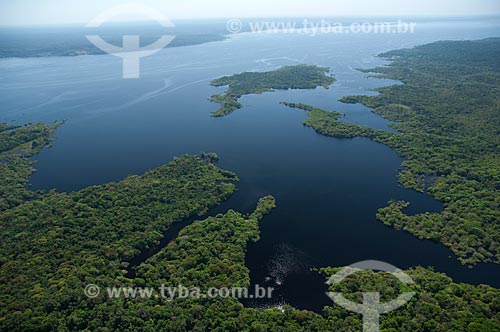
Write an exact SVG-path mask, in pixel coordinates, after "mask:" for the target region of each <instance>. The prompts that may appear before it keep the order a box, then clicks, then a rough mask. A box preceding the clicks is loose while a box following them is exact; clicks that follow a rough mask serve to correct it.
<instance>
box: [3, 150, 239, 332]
mask: <svg viewBox="0 0 500 332" xmlns="http://www.w3.org/2000/svg"><path fill="white" fill-rule="evenodd" d="M210 157H211V155H205V156H204V158H197V157H190V156H182V157H180V158H176V159H175V160H174V161H172V162H171V163H170V164H168V165H165V166H162V167H159V168H157V169H154V170H152V171H150V172H147V173H146V174H145V175H143V176H130V177H128V178H126V179H125V180H123V181H121V182H118V183H109V184H106V185H101V186H93V187H89V188H86V189H83V190H81V191H79V192H75V193H71V194H63V193H56V192H50V193H47V194H46V195H44V196H42V197H40V198H39V199H36V200H31V201H29V202H26V203H24V204H22V205H20V206H17V207H14V208H11V209H9V210H7V211H4V212H3V213H2V214H0V243H1V246H0V265H1V269H0V294H1V299H0V317H1V318H0V326H1V327H2V330H11V331H13V330H15V329H16V328H18V329H23V330H51V329H52V328H53V327H54V326H56V325H59V324H60V323H59V322H58V319H60V318H61V317H66V315H68V317H69V318H68V317H67V318H68V319H69V320H71V319H76V317H71V315H70V313H71V312H74V310H77V309H81V310H90V309H89V308H88V305H89V303H87V301H86V300H84V299H83V298H82V295H83V294H82V287H83V285H84V284H87V283H91V282H94V283H96V284H99V283H105V284H109V285H113V284H115V283H116V280H120V278H123V276H124V273H125V272H126V271H124V270H123V267H125V266H126V265H127V262H128V261H130V260H131V259H132V258H133V257H135V256H136V255H138V254H139V253H140V252H141V251H143V250H146V249H148V248H151V247H153V246H155V245H156V244H157V243H158V242H159V240H160V238H161V237H162V232H164V231H165V230H166V229H167V228H168V227H169V225H171V224H172V223H173V222H176V221H179V220H181V219H184V218H188V217H191V216H196V215H202V214H204V213H206V212H207V210H208V208H210V207H212V206H215V205H216V204H218V203H220V202H221V201H223V200H225V199H227V198H228V197H229V196H230V195H231V194H232V193H233V191H234V190H235V185H234V183H233V182H234V181H236V180H237V178H236V176H235V175H234V174H233V173H231V172H228V171H224V170H221V169H219V168H217V167H216V166H214V165H213V164H212V163H211V159H210ZM117 278H118V279H117ZM89 313H90V311H89Z"/></svg>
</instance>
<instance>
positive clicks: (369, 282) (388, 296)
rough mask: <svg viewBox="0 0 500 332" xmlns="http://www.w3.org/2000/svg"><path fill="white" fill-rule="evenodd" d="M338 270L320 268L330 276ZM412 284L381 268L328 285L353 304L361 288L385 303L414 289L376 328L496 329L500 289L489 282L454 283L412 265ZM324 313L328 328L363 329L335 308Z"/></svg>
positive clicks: (499, 326) (360, 297)
mask: <svg viewBox="0 0 500 332" xmlns="http://www.w3.org/2000/svg"><path fill="white" fill-rule="evenodd" d="M338 270H339V269H338V268H327V269H322V270H321V272H322V273H323V274H324V275H325V276H327V277H330V276H332V275H334V274H335V273H336V272H338ZM405 272H406V273H407V274H408V275H409V276H410V277H412V279H413V281H414V282H415V284H413V285H405V284H402V283H400V282H399V281H398V280H397V279H396V278H395V277H394V276H392V275H390V274H388V273H384V272H373V271H361V272H358V273H356V274H354V275H352V276H350V277H348V278H346V279H345V280H344V281H343V282H341V283H339V284H336V285H332V286H330V288H329V290H330V291H334V292H340V293H342V294H344V296H345V297H346V298H347V299H349V300H351V301H354V302H357V303H362V302H363V295H362V292H378V293H380V301H381V302H388V301H390V300H393V299H395V298H397V297H398V295H399V294H401V293H403V292H415V293H416V294H415V296H414V297H413V298H412V299H411V301H410V302H408V303H407V304H406V305H405V306H403V307H402V308H400V309H397V310H395V311H392V312H389V313H386V314H384V315H382V316H381V319H380V330H381V331H385V332H396V331H398V332H404V331H442V332H448V331H468V332H479V331H481V332H493V331H498V330H499V329H500V290H498V289H496V288H492V287H489V286H485V285H481V286H471V285H467V284H457V283H454V282H452V280H451V279H450V278H448V277H447V276H445V275H444V274H440V273H436V272H434V271H432V270H430V269H424V268H422V267H417V268H415V269H410V270H407V271H405ZM324 315H325V316H326V318H327V320H328V321H329V323H330V324H331V325H330V328H331V329H330V330H331V331H340V332H344V331H345V332H347V331H362V317H361V316H359V315H356V314H353V313H350V312H349V311H347V310H345V309H343V308H342V307H340V306H334V307H327V308H325V310H324Z"/></svg>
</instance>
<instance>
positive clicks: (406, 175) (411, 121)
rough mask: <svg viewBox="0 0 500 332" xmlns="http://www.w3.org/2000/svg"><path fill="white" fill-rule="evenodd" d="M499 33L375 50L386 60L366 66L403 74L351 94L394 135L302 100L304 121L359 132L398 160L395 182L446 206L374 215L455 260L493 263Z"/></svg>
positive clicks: (499, 205) (496, 254)
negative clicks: (366, 92)
mask: <svg viewBox="0 0 500 332" xmlns="http://www.w3.org/2000/svg"><path fill="white" fill-rule="evenodd" d="M498 54H500V39H498V38H491V39H485V40H479V41H460V42H459V41H453V42H452V41H445V42H436V43H433V44H429V45H424V46H419V47H416V48H413V49H405V50H399V51H392V52H388V53H385V54H382V55H381V56H382V57H384V58H387V59H391V60H392V62H391V63H390V64H389V65H388V66H387V67H380V68H376V69H371V70H367V72H374V73H378V74H379V75H380V76H381V77H385V78H390V79H396V80H400V81H402V82H403V83H404V84H403V85H394V86H389V87H384V88H380V89H377V91H378V92H380V94H379V95H377V96H372V97H369V96H351V97H345V98H343V99H342V101H344V102H346V103H358V102H359V103H363V104H364V105H366V106H368V107H371V108H372V110H373V112H375V113H377V114H379V115H381V116H383V117H384V118H386V119H389V120H392V121H397V122H398V124H396V125H392V126H393V127H394V128H395V129H397V130H398V131H399V134H392V133H387V132H383V131H380V130H372V129H370V128H365V127H362V126H359V125H355V124H347V123H343V122H340V121H338V119H339V118H340V116H341V115H340V114H339V113H337V112H330V111H325V110H320V109H317V108H314V107H312V106H308V105H301V104H290V103H286V105H288V106H291V107H295V108H301V109H305V110H307V111H308V119H307V120H306V121H305V125H307V126H310V127H313V128H314V129H315V130H316V131H317V132H319V133H321V134H324V135H328V136H333V137H342V138H349V137H355V136H361V137H368V138H371V139H374V140H376V141H378V142H382V143H384V144H387V145H389V146H390V147H391V148H393V149H394V150H396V151H397V152H398V153H399V154H400V155H402V156H404V157H405V158H406V160H405V161H404V162H403V170H402V171H401V172H400V174H399V180H400V182H401V183H402V184H403V185H405V186H407V187H409V188H413V189H415V190H418V191H426V192H428V193H430V194H431V195H432V196H434V197H435V198H436V199H438V200H440V201H442V202H443V203H444V204H445V209H444V211H443V212H442V213H424V214H418V215H415V216H408V215H406V214H405V213H404V211H403V209H404V207H406V206H408V203H406V202H390V204H389V206H388V207H387V208H384V209H382V210H380V211H379V213H378V218H379V219H380V220H381V221H383V222H384V223H385V224H387V225H391V226H393V227H396V228H398V229H404V230H406V231H409V232H411V233H413V234H415V235H416V236H418V237H420V238H423V239H432V240H436V241H441V242H442V243H443V244H445V245H446V246H448V247H450V248H451V249H452V250H453V252H454V253H455V254H456V255H457V256H458V258H459V259H460V261H461V262H462V263H464V264H475V263H478V262H495V263H500V244H499V240H500V191H499V190H500V60H499V57H498Z"/></svg>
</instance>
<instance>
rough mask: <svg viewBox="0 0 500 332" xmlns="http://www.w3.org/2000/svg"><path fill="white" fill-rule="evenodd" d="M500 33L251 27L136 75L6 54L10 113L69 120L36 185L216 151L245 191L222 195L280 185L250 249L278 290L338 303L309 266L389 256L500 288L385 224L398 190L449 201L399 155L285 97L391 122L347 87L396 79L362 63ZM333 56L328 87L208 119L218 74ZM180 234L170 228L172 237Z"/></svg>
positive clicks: (133, 170)
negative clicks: (339, 132)
mask: <svg viewBox="0 0 500 332" xmlns="http://www.w3.org/2000/svg"><path fill="white" fill-rule="evenodd" d="M492 36H500V23H499V22H498V21H495V20H485V21H480V22H478V21H467V22H453V23H450V22H442V23H440V22H435V23H421V24H419V25H417V29H416V33H414V34H401V35H399V34H325V35H318V36H316V37H311V36H307V35H300V34H240V35H234V36H232V37H231V38H230V39H229V40H227V41H224V42H215V43H209V44H204V45H197V46H190V47H181V48H169V49H166V50H164V51H162V52H160V53H158V54H156V55H154V56H151V57H148V58H144V59H143V60H142V76H141V79H139V80H122V79H121V60H120V59H119V58H115V57H112V56H82V57H52V58H35V59H4V60H0V100H1V107H0V121H13V122H17V123H25V122H35V121H54V120H66V123H65V124H64V125H63V126H62V127H61V128H60V129H58V131H57V140H56V141H54V143H53V147H52V148H50V149H47V150H44V151H43V152H42V153H40V155H39V156H37V159H38V163H37V164H36V168H37V170H38V171H37V172H36V173H35V174H34V175H33V176H32V178H31V184H32V186H33V188H36V189H50V188H56V189H57V190H59V191H74V190H78V189H80V188H83V187H85V186H88V185H92V184H100V183H105V182H109V181H116V180H120V179H122V178H123V177H125V176H127V175H128V174H141V173H143V172H144V171H146V170H148V169H151V168H154V167H157V166H159V165H162V164H165V163H167V162H168V161H170V160H171V159H172V158H173V157H174V156H176V155H179V154H183V153H189V154H196V153H199V152H200V151H213V152H216V153H217V154H218V155H219V156H220V158H221V161H220V163H219V165H220V166H221V167H223V168H227V169H229V170H232V171H234V172H236V173H237V174H238V176H239V177H240V179H241V181H240V182H239V185H238V187H239V191H238V192H237V193H236V194H235V195H234V196H233V197H232V198H231V199H230V201H229V202H227V203H225V206H228V207H231V208H233V209H236V210H240V211H242V212H248V211H251V210H252V209H253V208H254V207H255V204H256V202H257V200H258V198H259V197H261V196H264V195H268V194H272V195H274V196H275V197H276V199H277V204H278V207H277V209H276V210H274V211H273V212H272V213H271V214H270V215H269V216H267V217H266V218H265V219H264V220H263V221H262V223H261V240H260V241H259V242H257V243H255V244H251V245H250V246H249V247H248V252H247V266H248V267H249V268H250V270H251V279H252V283H254V284H260V285H266V286H272V287H276V296H275V298H274V299H273V300H271V301H270V300H266V301H262V302H258V303H247V304H249V305H254V306H270V305H279V304H283V303H288V304H291V305H293V306H295V307H297V308H301V309H311V310H320V309H321V307H322V306H323V305H327V304H331V302H330V301H329V299H328V298H327V297H326V295H324V292H325V286H324V280H323V279H322V278H321V277H320V276H319V275H318V274H317V273H315V272H312V271H311V270H310V269H311V268H314V267H323V266H344V265H349V264H351V263H355V262H358V261H361V260H367V259H378V260H382V261H386V262H388V263H391V264H393V265H396V266H398V267H400V268H408V267H412V266H417V265H422V266H433V267H434V268H435V270H436V271H439V272H444V273H447V274H448V275H449V276H451V277H453V278H454V279H455V280H456V281H460V282H469V283H473V284H478V283H486V284H490V285H494V286H496V287H500V266H494V265H491V264H480V265H478V266H476V267H475V268H473V269H470V268H468V267H464V266H462V265H461V264H460V263H459V262H458V260H457V259H456V258H455V257H453V255H452V253H451V251H450V250H448V249H447V248H445V247H444V246H442V245H440V244H438V243H433V242H430V241H420V240H418V239H417V238H415V237H413V236H412V235H410V234H408V233H405V232H401V231H396V230H394V229H392V228H389V227H386V226H384V225H383V224H382V223H380V222H378V221H377V220H376V219H375V213H376V211H377V209H378V208H380V207H383V206H385V204H386V203H387V202H388V201H389V200H391V199H403V200H407V201H409V202H411V207H410V208H409V209H408V211H407V212H408V213H419V212H425V211H431V212H432V211H439V210H440V209H441V208H442V206H441V204H440V203H439V202H437V201H435V200H434V199H432V198H431V197H430V196H427V195H425V194H419V193H416V192H413V191H411V190H407V189H404V188H402V187H400V186H399V185H398V183H397V171H398V168H399V167H400V164H401V162H402V159H401V158H400V157H399V156H398V155H397V154H396V153H395V152H394V151H392V150H391V149H390V148H388V147H386V146H384V145H382V144H378V143H374V142H372V141H370V140H367V139H361V138H356V139H334V138H328V137H323V136H320V135H318V134H316V133H315V132H314V131H313V130H311V129H309V128H305V127H303V126H302V122H303V120H304V119H305V113H304V112H303V111H300V110H293V109H288V108H286V107H284V106H281V105H279V102H280V101H291V102H303V103H308V104H312V105H315V106H319V107H323V108H327V109H332V110H337V111H340V112H342V113H345V114H346V117H345V120H346V121H351V122H355V123H359V124H363V125H366V126H370V127H373V128H378V129H388V127H387V124H388V122H387V121H385V120H383V119H381V118H380V117H378V116H376V115H374V114H372V113H370V111H369V110H368V109H367V108H365V107H363V106H360V105H345V104H342V103H339V102H338V99H339V98H341V97H343V96H346V95H353V94H373V92H372V91H370V90H371V89H373V88H375V87H379V86H384V85H389V84H396V83H397V82H393V81H387V80H380V79H374V78H368V77H367V75H366V74H363V73H361V72H358V71H356V70H355V68H372V67H374V66H377V65H382V64H384V62H383V61H382V60H380V59H378V58H375V57H374V56H375V55H377V54H378V53H380V52H384V51H388V50H392V49H398V48H402V47H411V46H414V45H418V44H425V43H428V42H432V41H436V40H443V39H480V38H485V37H492ZM300 63H307V64H317V65H321V66H327V67H330V68H331V69H332V72H333V73H334V74H335V75H336V78H337V82H336V83H335V84H333V85H332V86H331V87H330V89H328V90H326V89H323V88H318V89H316V90H301V91H280V92H275V93H267V94H264V95H259V96H247V97H244V98H242V103H243V104H244V105H245V107H244V108H243V109H241V110H238V111H236V112H235V113H233V114H231V115H230V116H228V117H225V118H222V119H220V118H218V119H215V118H211V117H210V116H209V114H210V112H211V111H213V110H214V109H215V108H216V107H217V105H215V104H212V103H210V102H209V101H208V98H209V97H210V96H211V95H212V94H214V93H216V92H218V91H221V89H220V88H214V87H211V86H210V85H209V81H210V80H211V79H213V78H215V77H219V76H221V75H230V74H233V73H236V72H242V71H251V70H255V71H265V70H266V71H267V70H273V69H276V68H279V67H280V66H283V65H293V64H300ZM169 236H172V235H169Z"/></svg>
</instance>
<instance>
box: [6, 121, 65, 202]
mask: <svg viewBox="0 0 500 332" xmlns="http://www.w3.org/2000/svg"><path fill="white" fill-rule="evenodd" d="M60 124H61V123H54V124H52V125H47V124H43V123H38V124H30V125H25V126H14V125H8V124H6V123H0V211H2V210H6V209H8V208H11V207H14V206H16V205H19V204H21V203H22V202H24V201H26V200H27V199H30V198H33V197H35V196H36V193H34V192H32V191H30V190H28V189H27V188H26V186H27V183H28V178H29V176H30V175H31V174H32V173H33V172H34V169H33V167H32V164H33V163H34V161H33V160H31V159H30V158H31V157H33V156H34V155H35V154H37V153H38V152H40V151H41V150H42V149H43V148H45V147H47V146H48V145H49V143H50V141H51V140H52V139H53V138H54V131H55V130H56V128H57V127H58V126H59V125H60Z"/></svg>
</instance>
